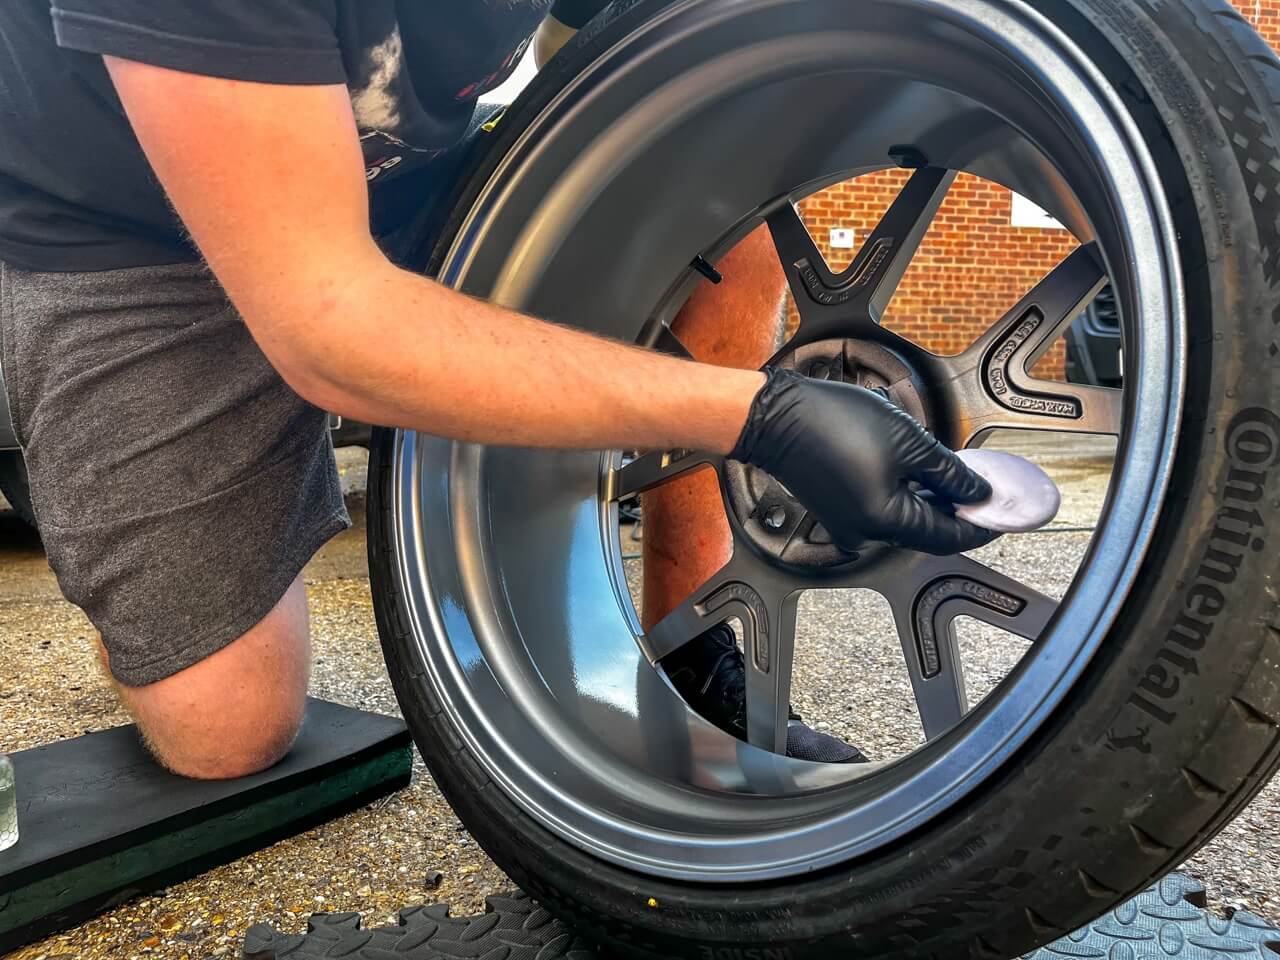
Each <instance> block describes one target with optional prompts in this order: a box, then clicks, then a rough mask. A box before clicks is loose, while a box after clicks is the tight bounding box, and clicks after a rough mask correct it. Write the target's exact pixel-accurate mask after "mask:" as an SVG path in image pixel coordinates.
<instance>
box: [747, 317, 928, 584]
mask: <svg viewBox="0 0 1280 960" xmlns="http://www.w3.org/2000/svg"><path fill="white" fill-rule="evenodd" d="M775 366H778V367H781V368H782V369H786V370H794V371H796V372H797V373H800V374H803V375H804V376H806V377H812V378H813V379H815V380H832V381H839V382H842V383H851V384H855V385H857V386H859V387H864V388H866V389H868V390H875V391H877V392H879V393H881V394H882V395H884V396H886V397H887V398H888V399H889V400H890V402H892V403H893V404H895V405H896V406H898V407H900V408H901V409H903V410H905V411H906V412H907V413H909V414H911V416H913V417H915V418H916V419H917V420H918V421H920V423H922V424H924V425H925V426H926V427H928V425H929V420H928V415H927V412H926V408H925V405H924V401H923V399H922V397H921V393H920V388H919V385H918V383H917V382H916V379H915V378H914V377H913V376H912V373H911V370H910V369H909V368H908V367H907V365H906V364H905V363H903V362H902V360H901V359H900V358H899V357H898V356H897V355H896V354H894V353H892V352H891V351H889V350H888V349H886V348H885V347H882V346H880V345H879V344H876V343H872V342H870V341H867V340H821V341H818V342H816V343H809V344H805V345H804V346H801V347H798V348H796V349H795V350H794V351H791V352H789V353H786V354H783V355H782V356H781V357H780V358H779V359H778V360H777V361H776V362H775ZM725 484H726V490H727V498H728V502H729V507H730V509H731V510H732V511H733V515H734V517H735V518H736V519H737V521H738V523H739V524H740V525H741V527H742V530H743V532H744V533H745V534H746V536H747V538H748V539H749V540H750V541H751V542H752V543H753V544H754V545H755V546H756V547H758V548H759V549H760V551H761V552H762V553H763V554H765V555H766V556H769V557H773V558H774V559H776V560H778V561H781V562H783V563H787V564H792V565H796V566H806V567H832V566H838V565H841V564H845V563H849V562H851V561H853V560H856V559H858V554H857V553H851V552H849V551H847V550H843V549H841V548H840V547H837V546H836V545H835V544H834V543H832V542H831V536H830V534H828V533H827V531H826V530H825V529H823V527H822V525H821V524H819V523H818V522H817V521H816V520H815V519H814V518H813V517H812V516H810V515H809V511H808V510H807V509H805V508H804V507H803V506H801V504H800V502H799V501H798V500H797V499H796V498H795V497H794V496H793V495H792V493H791V491H790V490H788V489H787V488H786V487H784V486H783V485H782V484H781V483H779V482H778V481H777V480H775V479H774V478H773V477H771V476H770V475H769V474H767V473H765V472H764V471H763V470H761V469H759V468H758V467H753V466H750V465H748V464H744V463H739V462H737V461H733V460H731V461H728V462H727V464H726V470H725Z"/></svg>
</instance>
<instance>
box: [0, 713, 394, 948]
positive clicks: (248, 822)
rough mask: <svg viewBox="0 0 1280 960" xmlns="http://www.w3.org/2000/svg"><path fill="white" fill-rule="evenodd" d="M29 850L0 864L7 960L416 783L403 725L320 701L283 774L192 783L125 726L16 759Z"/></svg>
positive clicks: (22, 832) (15, 851)
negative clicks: (57, 933)
mask: <svg viewBox="0 0 1280 960" xmlns="http://www.w3.org/2000/svg"><path fill="white" fill-rule="evenodd" d="M11 759H12V760H13V766H14V773H15V775H16V780H17V790H18V830H19V841H18V845H17V846H16V847H14V848H12V849H10V850H6V851H5V852H3V853H0V954H3V953H5V952H6V951H9V950H12V949H14V948H16V947H17V946H19V945H20V944H23V943H27V942H30V941H32V940H35V939H38V938H40V937H43V936H46V935H48V934H50V933H53V932H55V931H57V930H61V929H65V928H66V927H68V926H71V925H73V924H75V923H79V922H80V921H82V920H85V919H87V918H88V917H91V916H93V915H94V914H96V913H100V912H101V911H103V910H105V909H108V908H110V907H112V906H115V905H116V904H119V903H122V902H124V901H125V900H128V899H131V898H132V897H135V896H138V895H139V894H142V893H146V892H148V891H151V890H156V889H159V888H160V887H164V886H168V885H169V884H172V883H177V882H178V881H180V880H185V879H188V878H189V877H193V876H195V875H196V874H199V873H202V872H204V871H205V870H208V869H209V868H211V867H214V866H217V865H218V864H222V863H227V862H228V861H230V860H234V859H235V858H236V857H240V856H243V855H244V854H246V853H249V852H251V851H253V850H257V849H260V848H262V847H264V846H266V845H267V844H269V843H274V842H275V841H277V840H280V839H283V838H284V837H288V836H292V835H293V834H295V833H299V832H301V831H303V830H307V829H310V828H311V827H313V826H316V825H317V824H320V823H324V822H325V821H327V820H331V819H333V818H334V817H336V816H339V815H341V814H343V813H346V812H348V811H350V810H354V809H355V808H357V807H360V806H363V805H364V804H366V803H369V802H371V801H373V800H375V799H377V798H379V797H382V796H385V795H387V794H388V793H392V792H394V791H396V790H398V789H400V788H401V787H403V786H405V785H407V784H408V783H409V777H410V773H411V770H412V746H411V741H410V739H409V733H408V731H407V730H406V729H405V726H404V723H403V722H402V721H400V720H397V719H393V718H391V717H383V716H379V715H377V714H373V713H365V712H363V711H360V710H352V709H350V708H348V707H341V706H338V705H337V704H333V703H326V702H324V701H320V700H311V701H308V704H307V713H306V719H305V721H304V723H303V726H302V732H301V733H300V734H299V736H298V741H297V743H296V744H295V745H294V747H293V749H292V750H291V751H290V752H289V755H288V756H287V757H286V758H285V759H284V761H283V762H281V763H280V764H279V765H277V766H276V767H274V768H272V769H271V770H268V771H265V772H264V773H260V774H256V775H255V776H252V777H245V778H243V779H240V780H229V781H223V782H217V783H211V782H208V781H203V782H201V781H195V780H186V779H183V778H182V777H177V776H174V775H173V774H171V773H168V772H166V771H165V770H163V769H162V768H161V767H159V766H158V765H157V764H156V763H155V761H154V760H152V759H151V757H150V756H149V755H148V754H147V752H146V750H144V749H143V747H142V745H141V743H140V741H139V738H138V732H137V729H136V728H135V727H133V726H128V727H118V728H116V729H114V730H105V731H103V732H101V733H91V734H89V735H87V736H83V737H77V738H76V739H74V740H64V741H61V742H59V743H54V744H50V745H48V746H45V747H37V748H36V749H34V750H26V751H23V752H21V753H17V754H14V755H13V756H12V758H11Z"/></svg>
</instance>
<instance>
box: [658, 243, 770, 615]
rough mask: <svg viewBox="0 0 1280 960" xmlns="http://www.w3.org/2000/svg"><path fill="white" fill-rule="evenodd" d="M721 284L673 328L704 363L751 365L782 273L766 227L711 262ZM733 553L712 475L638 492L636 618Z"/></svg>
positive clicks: (699, 293) (667, 604)
mask: <svg viewBox="0 0 1280 960" xmlns="http://www.w3.org/2000/svg"><path fill="white" fill-rule="evenodd" d="M716 269H717V270H719V271H720V273H721V274H722V275H723V276H724V282H723V283H720V284H718V285H717V284H712V283H711V282H710V281H703V283H702V284H701V285H700V286H699V287H698V289H697V290H696V291H694V294H693V296H692V297H691V298H690V299H689V302H688V303H687V304H685V307H684V309H683V310H681V311H680V315H679V316H678V317H676V319H675V322H674V323H673V324H672V331H673V332H674V333H675V335H676V336H677V337H679V338H680V340H681V341H682V342H683V343H684V345H685V347H687V348H688V350H689V352H690V353H692V354H693V356H694V358H695V359H697V360H701V361H702V362H704V363H714V364H717V365H718V366H722V367H740V368H742V369H749V370H754V369H756V368H758V367H760V366H762V365H763V364H764V363H765V361H767V360H768V359H769V358H770V357H771V356H773V354H774V352H775V351H776V350H777V348H778V344H779V341H780V339H781V333H782V326H783V322H784V317H783V315H782V298H783V293H784V292H785V290H786V284H787V281H786V276H785V275H784V274H783V272H782V266H781V264H780V263H779V262H778V255H777V253H776V252H775V249H774V246H773V241H772V239H771V238H770V236H769V230H768V228H767V227H760V228H759V229H758V230H756V231H755V232H754V233H752V234H750V235H749V236H748V237H747V238H746V239H745V240H743V241H742V242H741V243H739V244H738V245H737V246H736V247H734V248H733V250H732V251H730V252H729V254H728V255H727V256H726V257H725V258H724V259H723V260H721V261H720V262H719V263H717V264H716ZM731 552H732V542H731V540H730V537H729V526H728V523H727V521H726V520H725V515H724V504H723V501H722V500H721V498H720V488H719V485H718V484H717V482H716V477H715V475H714V474H713V473H711V472H710V471H709V470H708V471H702V472H695V473H692V474H690V475H689V476H686V477H681V478H680V479H678V480H674V481H672V482H671V483H667V484H664V485H663V486H662V487H660V488H658V489H656V490H652V491H650V492H649V493H647V494H645V495H644V590H643V601H644V602H643V606H644V609H643V611H642V612H641V620H642V622H643V623H644V626H645V628H646V629H648V628H649V627H651V626H653V625H654V624H655V623H657V622H658V621H659V620H661V619H662V618H663V617H665V616H666V615H667V614H668V613H670V612H671V611H672V610H673V609H675V608H676V607H677V606H678V605H679V604H680V603H681V601H683V600H684V599H685V598H686V597H688V596H689V594H691V593H692V592H693V591H694V590H696V589H697V588H698V587H699V586H701V585H702V584H703V583H705V582H706V581H707V579H708V578H709V577H710V576H711V575H712V574H713V573H715V572H716V571H717V570H719V569H720V568H721V567H722V566H724V564H725V562H726V561H727V560H728V559H729V556H730V553H731Z"/></svg>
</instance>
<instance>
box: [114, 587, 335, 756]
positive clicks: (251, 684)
mask: <svg viewBox="0 0 1280 960" xmlns="http://www.w3.org/2000/svg"><path fill="white" fill-rule="evenodd" d="M310 664H311V647H310V640H309V637H308V626H307V610H306V594H305V591H304V589H303V587H302V582H301V578H299V580H297V581H295V582H294V584H293V586H291V587H290V588H289V590H288V592H286V594H285V596H284V597H283V598H282V599H281V600H280V602H279V603H278V604H277V605H276V607H275V608H274V609H273V610H272V611H271V612H270V613H269V614H268V615H267V616H266V617H265V618H264V619H263V620H262V621H261V622H260V623H258V624H257V625H256V626H254V627H253V628H252V629H250V630H249V631H248V632H247V633H245V634H244V635H243V636H241V637H240V638H239V639H237V640H235V641H233V642H232V643H230V644H228V645H227V646H226V647H224V648H223V649H221V650H219V651H218V652H217V653H215V654H213V655H212V656H210V657H208V658H206V659H205V660H202V661H200V662H199V663H197V664H195V665H194V666H191V667H188V668H187V669H186V670H183V671H180V672H179V673H176V674H174V675H173V676H171V677H168V678H166V679H164V680H161V681H159V682H158V683H153V684H150V685H148V686H145V687H122V688H121V696H122V697H123V699H124V701H125V705H126V706H127V707H128V708H129V710H130V712H131V713H132V714H133V716H134V718H135V719H136V720H137V722H138V726H139V728H140V729H141V730H142V734H143V737H144V739H145V740H146V742H147V745H148V746H149V747H150V749H151V751H152V753H154V754H155V756H156V759H158V760H159V761H160V762H161V763H162V764H163V765H164V766H166V767H167V768H169V769H170V770H172V771H173V772H174V773H178V774H181V775H183V776H187V777H192V778H195V779H200V780H227V779H232V778H235V777H243V776H248V775H249V774H252V773H257V772H258V771H260V770H265V769H267V768H268V767H271V766H273V765H275V764H276V763H277V762H278V761H279V760H280V759H281V758H282V757H283V756H284V755H285V754H286V753H287V752H288V751H289V748H290V747H291V746H292V745H293V741H294V739H295V738H296V737H297V734H298V730H299V728H300V727H301V725H302V715H303V711H304V709H305V705H306V692H307V682H308V679H309V676H310Z"/></svg>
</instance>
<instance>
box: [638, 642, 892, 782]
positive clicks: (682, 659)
mask: <svg viewBox="0 0 1280 960" xmlns="http://www.w3.org/2000/svg"><path fill="white" fill-rule="evenodd" d="M662 666H663V668H664V669H665V670H666V671H667V676H668V677H670V678H671V682H672V684H673V685H674V686H675V688H676V690H678V691H679V692H680V695H681V696H682V697H684V699H685V702H687V703H688V704H689V706H691V707H693V709H695V710H697V711H698V713H699V714H701V715H702V717H703V719H705V720H708V721H709V722H711V723H713V724H715V725H716V726H717V727H719V728H720V729H721V730H723V731H724V732H725V733H728V734H730V735H731V736H735V737H737V738H738V739H739V740H746V739H747V666H746V662H745V661H744V659H743V656H742V651H741V650H739V649H738V642H737V640H736V639H735V637H734V635H733V630H732V629H731V628H730V627H729V625H728V624H720V625H719V626H715V627H712V628H711V629H710V630H708V631H707V632H706V633H704V634H703V635H702V636H700V637H698V638H697V639H696V640H693V641H691V642H690V643H687V644H685V645H684V646H683V647H681V648H680V649H679V650H677V651H676V652H675V653H673V654H671V655H670V656H668V657H666V658H665V659H664V660H663V661H662ZM787 756H789V757H792V758H794V759H796V760H811V761H813V762H815V763H867V762H868V760H867V758H866V757H865V756H864V755H863V753H862V751H861V750H859V749H858V748H857V747H852V746H850V745H849V744H847V743H845V742H844V741H843V740H840V739H838V738H836V737H833V736H831V735H830V734H826V733H821V732H819V731H817V730H814V729H813V728H812V727H810V726H808V725H807V724H806V723H805V722H804V721H803V720H802V719H801V718H800V715H799V714H798V713H796V712H795V711H794V710H792V711H791V718H790V722H789V723H788V724H787Z"/></svg>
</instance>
